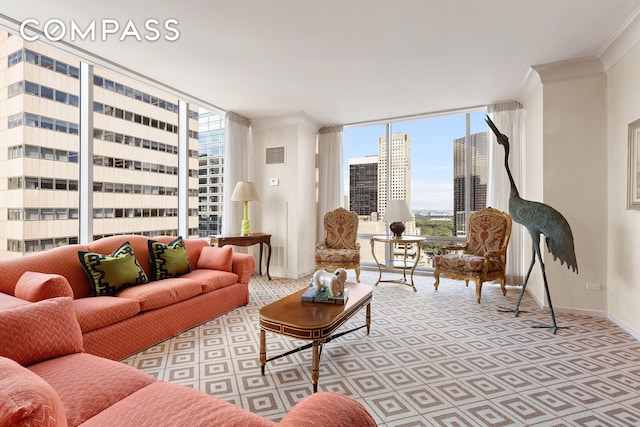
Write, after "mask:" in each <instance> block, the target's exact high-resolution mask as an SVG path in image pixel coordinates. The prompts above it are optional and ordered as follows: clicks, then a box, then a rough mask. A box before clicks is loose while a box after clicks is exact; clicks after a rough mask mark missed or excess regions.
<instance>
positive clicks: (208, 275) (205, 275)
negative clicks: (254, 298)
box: [181, 268, 238, 293]
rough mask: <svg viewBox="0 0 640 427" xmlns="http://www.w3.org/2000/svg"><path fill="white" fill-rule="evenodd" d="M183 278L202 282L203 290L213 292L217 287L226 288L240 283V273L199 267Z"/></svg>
mask: <svg viewBox="0 0 640 427" xmlns="http://www.w3.org/2000/svg"><path fill="white" fill-rule="evenodd" d="M181 278H182V279H191V280H195V281H196V282H198V283H200V285H201V286H202V292H203V293H204V292H211V291H214V290H216V289H220V288H225V287H227V286H231V285H235V284H236V283H238V275H237V274H235V273H228V272H226V271H220V270H209V269H206V268H199V269H197V270H193V271H192V272H190V273H188V274H185V275H184V276H182V277H181Z"/></svg>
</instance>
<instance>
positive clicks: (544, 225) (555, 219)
mask: <svg viewBox="0 0 640 427" xmlns="http://www.w3.org/2000/svg"><path fill="white" fill-rule="evenodd" d="M485 120H486V122H487V124H488V125H489V127H490V128H491V130H493V133H494V134H495V135H496V138H497V139H498V144H500V145H502V146H503V147H504V167H505V169H506V170H507V175H508V176H509V182H510V183H511V191H510V193H509V214H510V215H511V218H513V220H514V221H515V222H517V223H519V224H522V225H523V226H524V227H525V228H526V229H527V231H528V232H529V235H530V236H531V242H532V244H533V255H532V258H531V265H530V266H529V271H527V275H526V276H525V279H524V284H523V285H522V291H521V292H520V297H519V298H518V302H517V304H516V306H515V307H514V308H500V311H508V312H512V313H515V314H516V317H517V316H518V313H520V302H521V301H522V295H523V294H524V290H525V289H526V287H527V282H528V280H529V276H530V275H531V270H532V269H533V265H534V264H535V262H536V256H537V257H538V261H540V268H541V269H542V279H543V280H544V289H545V292H546V294H547V302H548V303H549V310H550V311H551V321H552V323H551V324H547V323H540V322H534V326H533V327H534V328H549V329H552V330H553V334H554V335H555V333H556V331H557V330H558V326H557V324H556V316H555V314H554V312H553V305H551V295H550V294H549V285H548V284H547V275H546V273H545V270H544V262H542V256H541V254H540V235H541V234H543V235H544V236H545V242H546V244H547V249H548V250H549V252H550V253H551V255H553V260H554V261H555V260H556V259H559V260H560V264H561V265H562V264H564V263H565V262H566V263H567V268H570V269H573V271H574V272H575V273H576V274H577V273H578V263H577V261H576V254H575V251H574V248H573V234H572V233H571V228H570V227H569V223H568V222H567V220H566V219H565V218H564V217H563V216H562V214H561V213H560V212H558V211H557V210H555V209H554V208H552V207H551V206H549V205H545V204H544V203H539V202H534V201H531V200H525V199H523V198H521V197H520V194H519V193H518V188H517V187H516V184H515V182H514V181H513V176H512V175H511V170H510V169H509V138H508V137H507V136H506V135H504V134H502V133H500V131H499V130H498V128H497V127H496V125H495V124H494V123H493V121H491V119H490V118H489V116H487V117H486V119H485Z"/></svg>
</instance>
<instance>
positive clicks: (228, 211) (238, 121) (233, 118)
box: [222, 112, 252, 235]
mask: <svg viewBox="0 0 640 427" xmlns="http://www.w3.org/2000/svg"><path fill="white" fill-rule="evenodd" d="M250 159H251V122H250V121H249V119H247V118H246V117H242V116H240V115H238V114H236V113H233V112H228V113H226V115H225V131H224V174H223V177H224V184H223V191H224V192H223V195H224V196H223V199H222V212H224V216H223V218H222V234H227V235H228V234H238V233H239V232H240V226H241V221H242V216H243V209H244V207H243V205H242V203H240V202H232V201H231V193H233V189H234V187H235V185H236V182H238V181H252V179H251V178H252V177H251V176H250V168H249V162H250Z"/></svg>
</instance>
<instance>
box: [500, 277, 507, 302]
mask: <svg viewBox="0 0 640 427" xmlns="http://www.w3.org/2000/svg"><path fill="white" fill-rule="evenodd" d="M506 285H507V279H505V278H504V277H502V278H501V279H500V289H502V296H503V297H504V296H507V287H506Z"/></svg>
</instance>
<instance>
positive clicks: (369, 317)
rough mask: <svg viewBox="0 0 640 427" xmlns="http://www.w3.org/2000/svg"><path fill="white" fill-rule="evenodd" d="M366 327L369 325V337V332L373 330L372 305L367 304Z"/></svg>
mask: <svg viewBox="0 0 640 427" xmlns="http://www.w3.org/2000/svg"><path fill="white" fill-rule="evenodd" d="M366 325H367V335H369V330H370V329H371V303H369V304H367V317H366Z"/></svg>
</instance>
